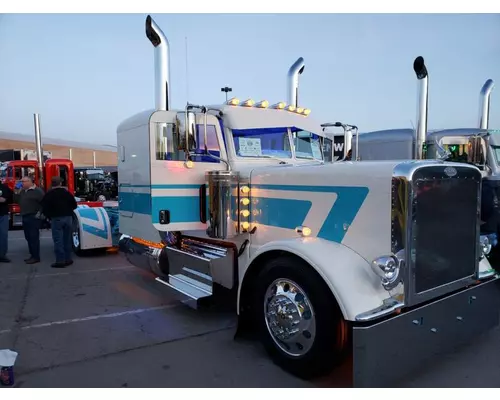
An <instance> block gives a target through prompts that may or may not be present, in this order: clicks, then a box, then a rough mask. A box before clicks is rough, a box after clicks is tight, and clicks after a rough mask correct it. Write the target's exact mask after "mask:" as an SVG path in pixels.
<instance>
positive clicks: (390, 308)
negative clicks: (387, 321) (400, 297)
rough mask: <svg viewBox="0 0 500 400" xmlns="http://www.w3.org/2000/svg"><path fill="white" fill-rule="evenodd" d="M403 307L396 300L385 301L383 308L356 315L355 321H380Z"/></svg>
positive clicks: (402, 304)
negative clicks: (379, 319)
mask: <svg viewBox="0 0 500 400" xmlns="http://www.w3.org/2000/svg"><path fill="white" fill-rule="evenodd" d="M402 307H404V303H401V302H400V301H397V300H394V299H387V300H384V304H382V305H381V306H379V307H377V308H374V309H373V310H370V311H366V312H364V313H361V314H358V315H356V317H355V319H356V321H359V322H366V321H373V320H374V319H378V318H381V317H384V316H386V315H388V314H391V313H393V312H394V311H396V310H397V309H399V308H402Z"/></svg>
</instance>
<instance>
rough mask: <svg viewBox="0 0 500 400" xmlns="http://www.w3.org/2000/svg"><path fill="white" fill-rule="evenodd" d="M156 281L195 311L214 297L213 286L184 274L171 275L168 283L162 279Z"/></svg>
mask: <svg viewBox="0 0 500 400" xmlns="http://www.w3.org/2000/svg"><path fill="white" fill-rule="evenodd" d="M156 281H158V282H159V283H161V284H163V285H165V286H168V287H169V288H170V289H172V290H173V291H174V292H175V293H176V294H177V297H178V298H179V300H181V301H182V302H183V303H186V304H187V305H189V306H190V307H192V308H194V309H197V308H199V307H200V306H201V305H202V302H203V301H204V300H208V299H209V298H210V297H211V296H212V288H211V286H209V285H207V284H205V283H202V282H199V281H197V280H195V279H192V278H190V277H188V276H186V275H183V274H176V275H169V276H168V281H167V280H166V279H162V278H156Z"/></svg>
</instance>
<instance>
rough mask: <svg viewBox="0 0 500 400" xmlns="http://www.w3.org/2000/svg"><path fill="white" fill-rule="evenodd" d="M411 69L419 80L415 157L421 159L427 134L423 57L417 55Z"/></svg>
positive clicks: (427, 76)
mask: <svg viewBox="0 0 500 400" xmlns="http://www.w3.org/2000/svg"><path fill="white" fill-rule="evenodd" d="M413 70H414V71H415V74H416V75H417V79H418V81H419V94H418V106H417V129H416V138H415V139H416V140H415V154H414V156H415V159H417V160H421V159H422V156H423V154H422V150H423V145H424V143H425V139H426V136H427V111H428V106H429V74H428V72H427V68H426V66H425V62H424V58H423V57H421V56H419V57H417V58H415V61H414V62H413Z"/></svg>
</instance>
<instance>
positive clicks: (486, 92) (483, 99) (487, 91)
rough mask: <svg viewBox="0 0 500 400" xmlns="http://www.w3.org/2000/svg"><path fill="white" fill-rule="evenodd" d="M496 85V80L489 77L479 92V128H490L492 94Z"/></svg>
mask: <svg viewBox="0 0 500 400" xmlns="http://www.w3.org/2000/svg"><path fill="white" fill-rule="evenodd" d="M494 87H495V82H493V80H492V79H488V80H487V81H486V82H485V83H484V85H483V87H482V88H481V92H480V94H479V129H488V126H489V122H490V95H491V92H492V91H493V88H494Z"/></svg>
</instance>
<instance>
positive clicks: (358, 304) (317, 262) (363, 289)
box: [238, 238, 390, 321]
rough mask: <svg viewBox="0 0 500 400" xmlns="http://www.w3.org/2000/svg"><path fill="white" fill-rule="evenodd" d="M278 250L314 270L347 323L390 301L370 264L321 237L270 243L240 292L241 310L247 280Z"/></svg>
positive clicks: (255, 258)
mask: <svg viewBox="0 0 500 400" xmlns="http://www.w3.org/2000/svg"><path fill="white" fill-rule="evenodd" d="M276 250H279V251H285V252H288V253H291V254H294V255H296V256H298V257H300V258H302V259H303V260H304V261H306V262H307V263H308V264H309V265H310V266H311V267H312V268H314V269H315V270H316V271H317V273H318V274H319V275H320V276H321V277H322V278H323V280H324V281H325V282H326V284H327V285H328V287H329V288H330V290H331V291H332V293H333V295H334V296H335V298H336V300H337V302H338V305H339V307H340V309H341V311H342V314H343V316H344V318H345V319H346V320H349V321H355V319H356V318H355V317H356V315H358V314H361V313H364V312H366V311H370V310H373V309H375V308H377V307H379V306H381V305H382V304H383V301H384V300H386V299H388V298H390V293H389V292H387V291H386V290H385V289H384V288H383V287H382V285H381V281H380V278H378V277H377V276H376V275H375V274H374V273H373V272H372V270H371V267H370V264H369V263H368V262H367V261H366V260H365V259H364V258H362V257H361V256H360V255H359V254H357V253H355V252H354V251H353V250H351V249H350V248H348V247H346V246H344V245H342V244H340V243H336V242H330V241H326V240H323V239H319V238H295V239H287V240H277V241H273V242H270V243H267V244H265V245H264V246H261V247H260V248H259V249H258V250H257V251H256V252H255V254H253V256H252V257H251V259H250V263H249V266H248V268H247V269H246V270H245V273H244V274H243V279H242V284H241V285H240V287H239V289H238V309H239V305H240V294H241V289H242V287H243V286H244V284H245V279H247V277H248V276H250V277H251V276H255V274H254V273H249V271H251V270H252V269H253V268H260V266H261V261H262V260H263V258H265V255H266V254H268V253H269V252H272V251H276ZM381 255H382V254H381ZM253 272H255V271H253ZM248 279H251V278H248Z"/></svg>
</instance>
